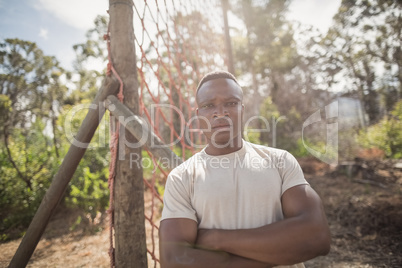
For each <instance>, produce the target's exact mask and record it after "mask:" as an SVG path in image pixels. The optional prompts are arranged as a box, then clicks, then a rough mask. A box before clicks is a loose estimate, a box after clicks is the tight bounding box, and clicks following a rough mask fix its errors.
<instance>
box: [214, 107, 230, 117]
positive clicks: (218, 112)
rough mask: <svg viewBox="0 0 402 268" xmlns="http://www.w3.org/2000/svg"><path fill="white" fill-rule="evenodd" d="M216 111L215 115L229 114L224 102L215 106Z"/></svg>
mask: <svg viewBox="0 0 402 268" xmlns="http://www.w3.org/2000/svg"><path fill="white" fill-rule="evenodd" d="M215 107H216V108H215V111H214V117H220V116H227V115H229V113H228V111H227V109H226V107H225V106H224V105H222V104H220V105H216V106H215Z"/></svg>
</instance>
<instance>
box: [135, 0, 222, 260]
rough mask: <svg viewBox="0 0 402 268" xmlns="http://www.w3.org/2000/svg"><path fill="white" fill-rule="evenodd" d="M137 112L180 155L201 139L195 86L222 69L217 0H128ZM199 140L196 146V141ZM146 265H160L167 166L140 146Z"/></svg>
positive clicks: (192, 150)
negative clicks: (131, 22)
mask: <svg viewBox="0 0 402 268" xmlns="http://www.w3.org/2000/svg"><path fill="white" fill-rule="evenodd" d="M133 4H134V6H133V8H134V33H135V45H136V53H137V67H138V79H139V90H140V91H139V94H140V103H139V105H140V114H141V116H142V117H143V118H145V119H146V120H147V121H148V124H149V125H150V126H151V128H152V130H153V131H154V132H155V134H156V135H157V136H158V137H159V138H160V139H161V140H162V141H163V142H164V143H165V144H167V145H168V146H169V147H170V148H171V149H172V150H173V151H174V152H175V153H176V154H177V155H178V156H179V157H181V158H183V160H184V159H187V158H188V157H190V156H191V155H193V154H194V153H195V151H196V150H199V149H198V148H200V147H202V145H203V144H205V140H204V139H203V137H202V135H201V133H200V132H199V131H197V128H198V127H197V120H194V118H193V117H194V116H195V108H196V104H195V91H196V88H197V85H198V82H199V80H200V79H201V77H202V76H203V75H204V74H205V73H207V72H209V71H213V70H216V69H226V67H225V66H227V65H226V57H225V55H226V54H225V50H224V31H223V25H224V23H223V15H222V12H223V11H222V7H221V5H220V4H221V2H220V1H219V0H215V1H213V0H206V1H199V0H164V1H161V0H159V1H158V0H152V1H146V0H144V1H133ZM196 145H198V146H196ZM142 157H143V159H142V167H143V171H144V184H145V186H146V190H145V218H146V232H147V250H148V265H149V267H159V248H158V226H159V219H160V216H161V211H162V203H163V201H162V195H163V189H164V184H165V182H166V176H167V174H168V171H167V170H164V169H163V168H161V167H160V163H161V159H155V158H154V157H153V156H152V154H151V153H150V152H149V151H146V150H145V151H143V155H142Z"/></svg>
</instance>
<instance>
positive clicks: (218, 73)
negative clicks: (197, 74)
mask: <svg viewBox="0 0 402 268" xmlns="http://www.w3.org/2000/svg"><path fill="white" fill-rule="evenodd" d="M220 78H226V79H232V80H233V81H235V82H236V84H237V85H239V87H240V84H239V82H237V79H236V77H234V75H233V74H231V73H229V72H227V71H213V72H210V73H207V74H206V75H204V77H203V78H201V81H200V82H199V83H198V87H197V91H196V93H198V90H199V89H200V87H201V86H202V85H203V84H204V83H206V82H208V81H211V80H215V79H220Z"/></svg>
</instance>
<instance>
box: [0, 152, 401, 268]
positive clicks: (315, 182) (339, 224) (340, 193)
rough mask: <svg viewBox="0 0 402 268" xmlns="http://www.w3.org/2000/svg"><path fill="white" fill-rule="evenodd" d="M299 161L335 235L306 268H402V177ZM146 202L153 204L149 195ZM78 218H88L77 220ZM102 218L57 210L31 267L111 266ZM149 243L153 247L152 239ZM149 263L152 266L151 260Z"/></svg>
mask: <svg viewBox="0 0 402 268" xmlns="http://www.w3.org/2000/svg"><path fill="white" fill-rule="evenodd" d="M300 162H301V165H302V167H303V169H304V171H305V175H306V178H307V180H308V181H309V182H310V184H311V186H312V187H313V188H314V189H315V190H316V191H317V192H318V194H319V195H320V196H321V198H322V200H323V203H324V207H325V210H326V213H327V217H328V221H329V225H330V229H331V234H332V246H331V251H330V253H329V254H328V255H327V256H323V257H318V258H316V259H313V260H310V261H307V262H306V263H305V265H306V267H311V268H318V267H360V268H374V267H375V268H377V267H402V242H401V241H402V176H399V178H396V179H392V180H391V179H381V178H380V177H378V178H377V181H374V182H373V181H367V180H363V179H364V178H363V179H355V178H349V177H347V176H346V175H345V174H343V172H339V171H333V170H331V169H330V168H329V167H328V166H326V165H325V164H322V163H320V162H317V161H314V160H313V159H304V160H301V161H300ZM379 178H380V179H379ZM378 180H380V181H378ZM146 206H147V207H148V208H149V207H150V206H151V200H150V195H149V194H147V195H146ZM105 214H106V213H105ZM79 216H81V218H82V219H84V220H82V221H81V223H79V224H77V219H78V217H79ZM98 216H99V217H97V218H96V219H95V220H92V221H88V220H85V215H84V214H82V213H80V212H77V211H72V210H69V209H59V211H58V212H57V214H56V215H54V217H53V218H52V220H51V222H50V224H49V226H48V228H47V229H46V232H45V234H44V235H43V237H42V239H41V241H40V242H39V244H38V246H37V248H36V250H35V252H34V254H33V256H32V258H31V260H30V262H29V264H28V266H27V267H110V264H109V256H108V248H109V239H108V227H107V220H105V219H106V216H105V215H98ZM157 224H159V223H157ZM147 233H148V236H150V234H151V227H150V225H149V224H147ZM154 238H155V239H156V236H154ZM20 242H21V239H18V240H14V241H10V242H7V243H3V244H0V252H1V254H0V267H7V265H8V263H9V261H10V260H11V258H12V256H13V255H14V253H15V251H16V249H17V247H18V245H19V243H20ZM147 244H148V249H150V248H151V246H152V240H151V239H147ZM155 250H156V254H157V248H155ZM148 263H149V267H154V262H153V261H152V260H151V258H149V260H148Z"/></svg>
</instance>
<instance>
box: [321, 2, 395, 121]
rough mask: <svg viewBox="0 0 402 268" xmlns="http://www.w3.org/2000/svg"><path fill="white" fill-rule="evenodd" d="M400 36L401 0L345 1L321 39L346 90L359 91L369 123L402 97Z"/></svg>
mask: <svg viewBox="0 0 402 268" xmlns="http://www.w3.org/2000/svg"><path fill="white" fill-rule="evenodd" d="M401 34H402V3H401V1H392V0H360V1H350V0H344V1H342V4H341V7H340V8H339V11H338V13H337V14H336V16H335V25H334V26H333V27H332V28H331V29H330V31H329V32H328V35H327V37H326V40H324V42H325V43H326V44H327V47H328V50H329V51H330V57H331V58H332V59H333V60H334V61H337V64H339V65H340V66H341V69H342V70H339V75H340V76H341V77H342V79H344V80H346V79H347V81H348V82H347V83H345V84H344V86H345V89H346V90H349V91H357V92H358V94H359V96H360V99H361V101H362V102H363V104H364V108H365V110H366V113H367V115H368V118H369V123H375V122H377V121H378V120H379V119H380V118H381V116H382V115H383V114H384V112H385V111H389V110H390V109H391V108H392V107H393V104H394V103H395V102H396V101H397V100H398V99H399V98H400V97H401V96H402V71H401V70H402V52H401V42H400V40H401ZM380 97H382V99H381V98H380ZM381 107H384V108H382V109H381ZM384 110H385V111H384Z"/></svg>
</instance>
